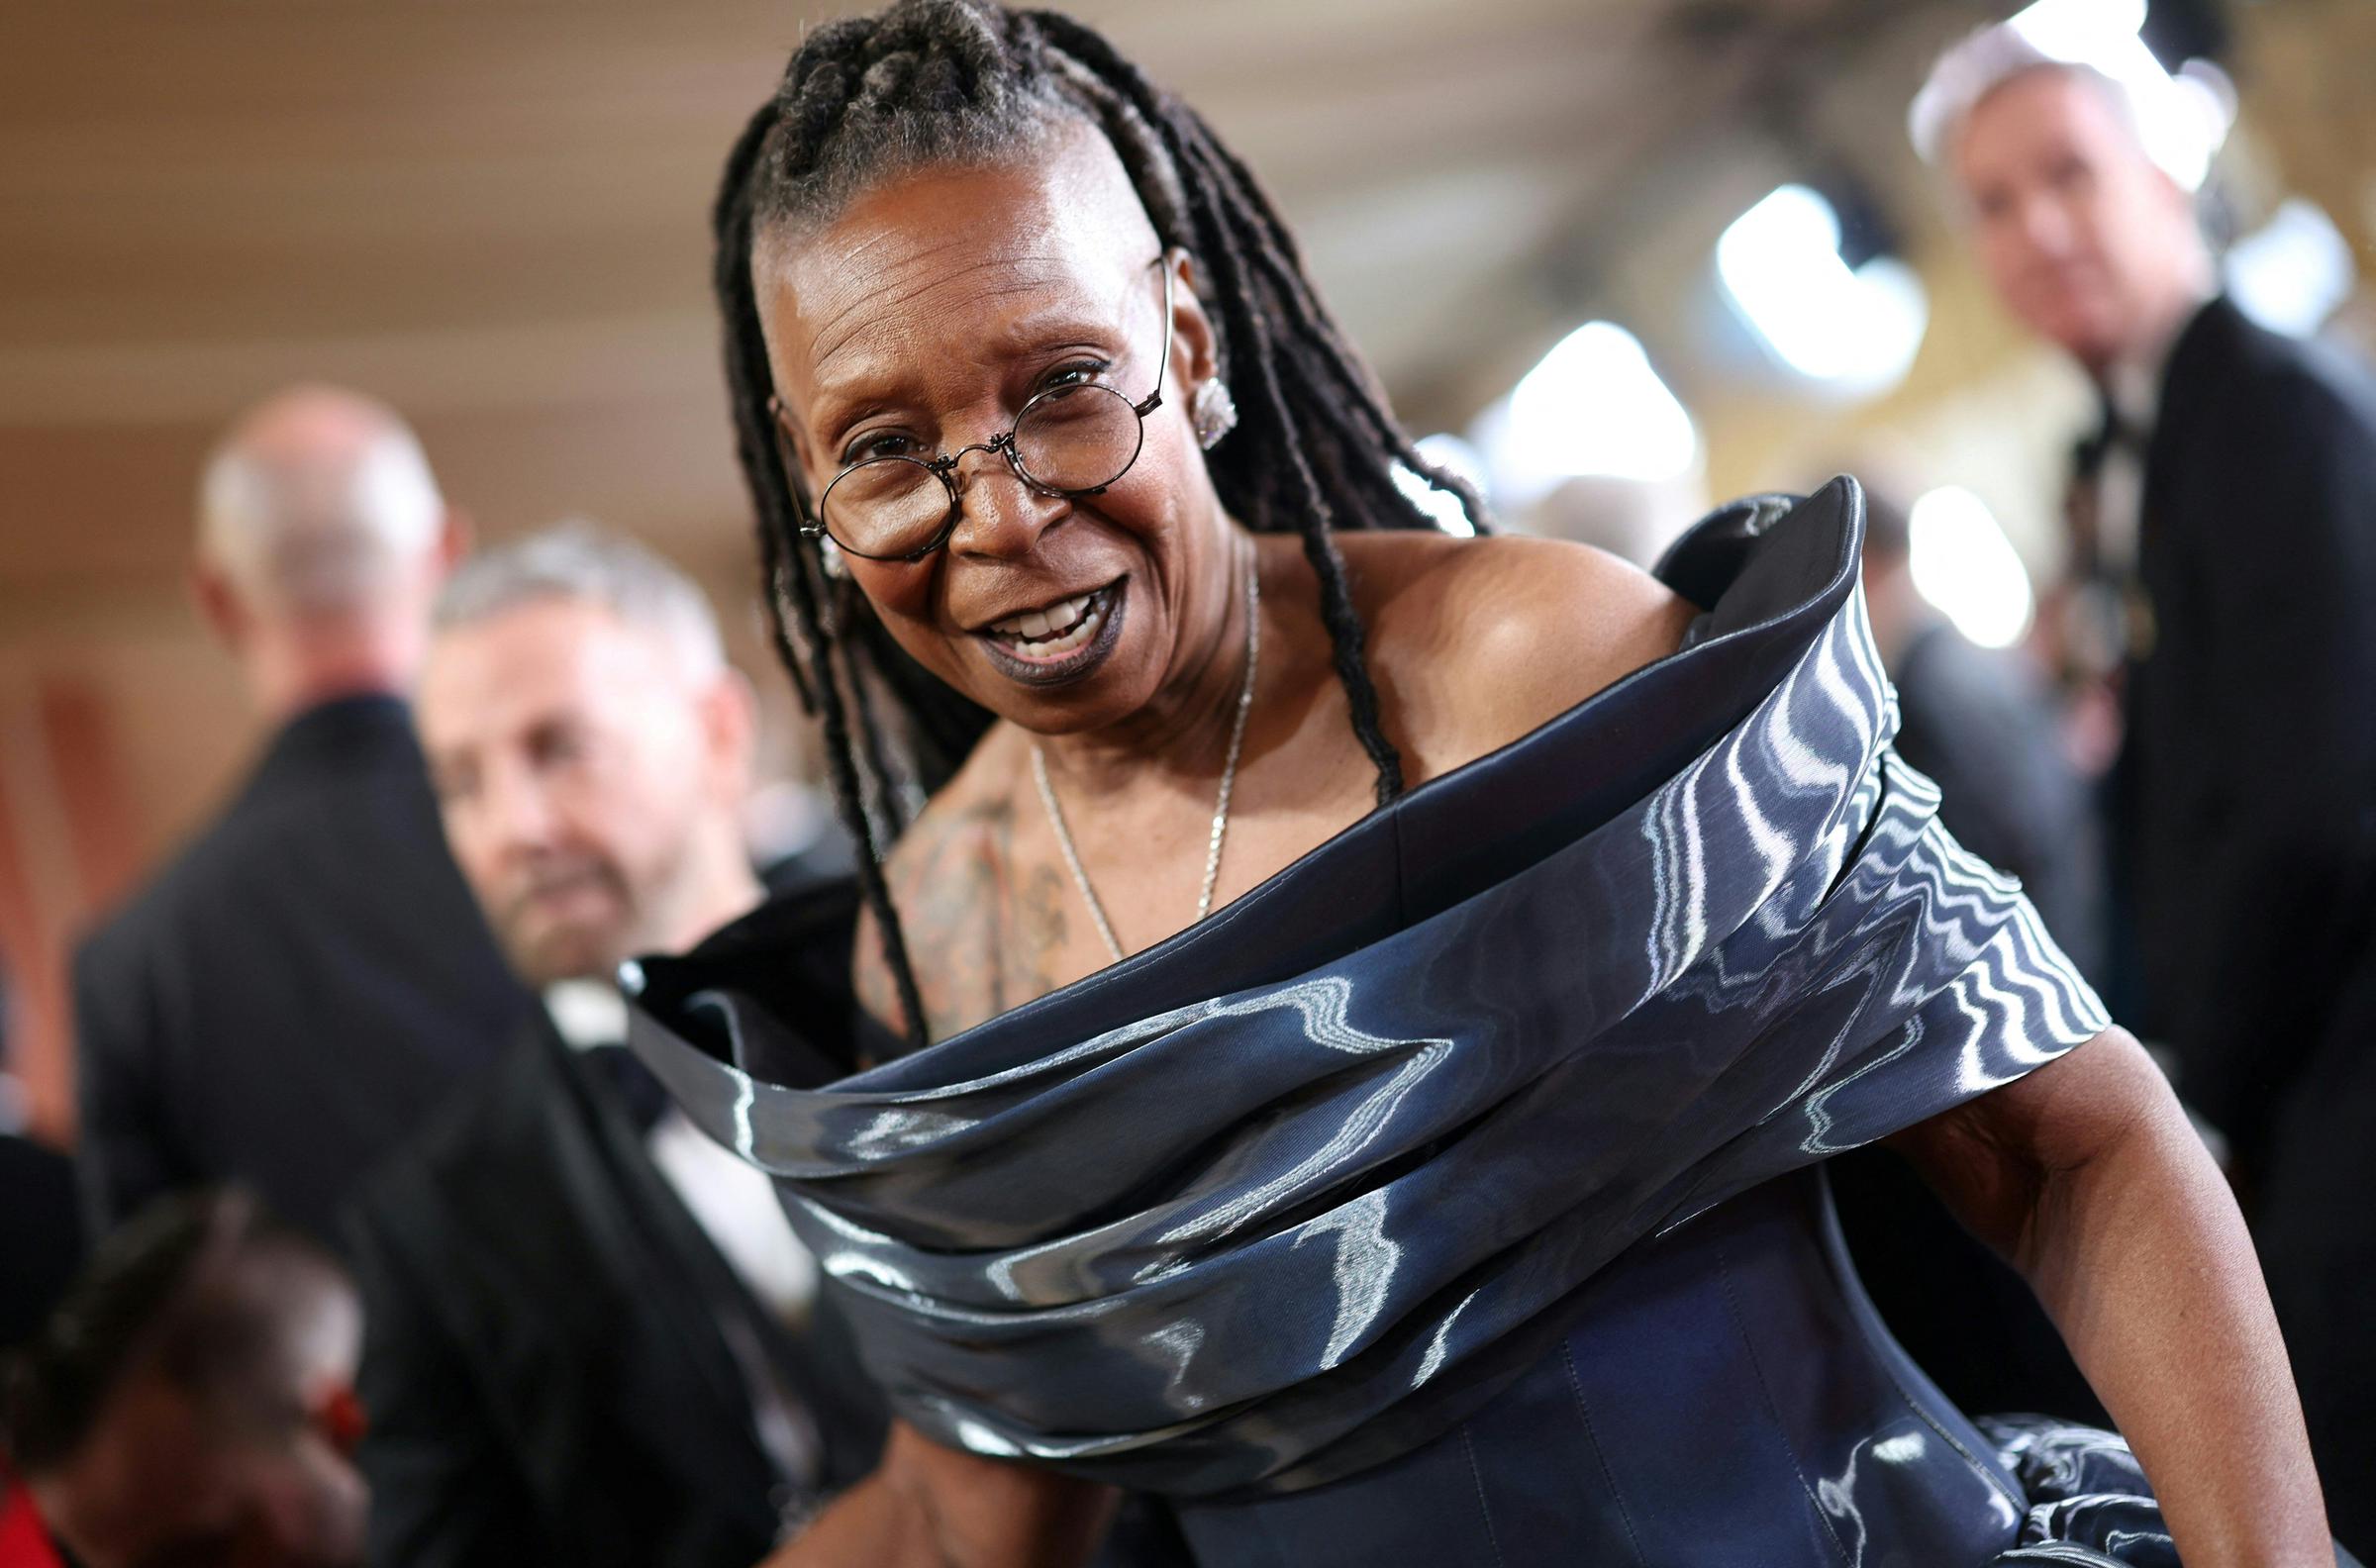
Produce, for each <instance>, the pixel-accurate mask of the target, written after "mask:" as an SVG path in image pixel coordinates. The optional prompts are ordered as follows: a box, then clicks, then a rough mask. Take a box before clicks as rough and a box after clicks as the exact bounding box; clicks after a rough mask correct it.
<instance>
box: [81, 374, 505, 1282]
mask: <svg viewBox="0 0 2376 1568" xmlns="http://www.w3.org/2000/svg"><path fill="white" fill-rule="evenodd" d="M199 514H200V521H199V537H198V562H197V567H196V572H195V590H196V597H197V601H198V604H199V607H200V610H201V612H202V613H203V614H204V616H205V619H206V621H207V624H208V626H209V628H210V629H211V630H212V631H213V632H214V633H215V635H216V637H218V638H219V639H220V641H221V642H222V643H223V644H224V646H225V647H226V648H227V649H229V651H230V652H231V653H232V655H233V656H234V657H235V658H236V659H237V660H238V661H239V665H240V671H241V674H242V676H243V678H244V683H245V685H246V686H247V693H248V697H249V699H250V702H251V704H252V705H253V707H254V709H255V710H256V712H257V713H258V714H259V715H260V716H261V717H262V718H263V719H265V720H266V721H267V722H268V723H269V724H271V725H272V727H273V729H274V732H275V733H274V735H273V736H272V739H271V740H270V742H269V743H268V744H267V745H266V747H265V749H264V753H263V756H262V758H261V760H260V761H259V762H258V763H257V764H256V766H255V768H254V770H253V771H252V773H251V774H250V775H249V777H248V778H247V782H246V783H245V785H244V786H243V787H242V788H241V789H240V791H239V792H238V794H237V795H236V796H235V797H234V799H233V800H232V802H231V803H230V805H229V806H228V807H227V808H226V810H225V811H224V812H223V813H222V815H221V816H220V817H219V818H218V819H217V820H216V821H215V822H214V823H213V824H212V825H211V826H210V827H208V828H207V829H206V830H205V831H204V832H203V833H201V834H199V835H198V837H197V838H196V839H195V840H194V841H193V842H191V843H190V844H189V845H187V846H186V847H185V848H184V849H183V850H182V851H181V852H180V853H179V854H178V855H177V856H176V857H175V858H174V860H173V861H172V863H171V864H170V865H168V866H167V867H166V869H165V870H164V871H163V872H162V873H161V874H160V875H159V876H157V877H156V879H155V880H154V881H153V882H152V883H150V884H149V886H148V888H146V889H145V890H144V891H143V892H142V893H141V894H140V895H139V896H138V897H137V898H136V899H134V900H133V901H132V903H131V904H130V905H129V906H128V907H127V908H126V909H124V910H123V911H122V912H120V913H119V914H117V915H116V916H115V917H114V918H113V919H112V920H111V921H109V922H108V924H107V925H106V926H105V927H104V929H102V930H101V931H98V932H97V933H96V934H95V935H93V936H92V937H91V938H90V940H89V941H88V942H86V943H85V944H84V946H83V948H82V949H81V951H80V952H79V953H78V954H77V955H76V960H75V966H74V998H75V1012H76V1033H77V1045H78V1052H79V1061H78V1078H79V1093H80V1097H81V1110H82V1117H81V1120H82V1127H81V1134H80V1143H79V1149H78V1163H79V1165H80V1168H81V1172H82V1184H83V1190H84V1195H85V1200H86V1205H87V1207H88V1209H89V1210H90V1213H91V1218H92V1221H93V1225H94V1232H95V1233H96V1232H98V1231H103V1230H104V1229H105V1228H106V1227H107V1226H109V1225H112V1224H114V1223H115V1222H116V1221H118V1220H120V1219H122V1218H123V1217H124V1216H126V1215H127V1214H129V1213H131V1212H132V1211H134V1210H136V1209H138V1208H140V1207H141V1206H142V1205H143V1204H144V1203H145V1202H146V1201H147V1200H148V1199H149V1198H150V1197H152V1196H155V1195H156V1194H158V1193H160V1192H164V1191H167V1190H171V1189H176V1188H182V1187H188V1186H194V1185H198V1184H201V1183H213V1182H219V1181H226V1180H235V1179H236V1180H241V1181H245V1182H247V1183H248V1184H249V1185H251V1186H252V1187H254V1188H255V1189H257V1190H258V1191H259V1192H260V1193H261V1194H262V1195H263V1197H264V1198H265V1200H266V1201H267V1202H268V1203H269V1204H270V1205H271V1206H272V1207H273V1209H274V1210H275V1211H276V1212H278V1213H280V1214H282V1215H283V1216H285V1217H287V1218H288V1219H289V1220H290V1221H292V1222H294V1223H296V1224H298V1225H301V1226H303V1227H304V1228H306V1229H308V1230H310V1231H312V1232H313V1233H315V1234H316V1235H317V1236H320V1237H322V1238H324V1239H325V1240H334V1239H335V1238H336V1235H337V1228H336V1218H337V1215H338V1212H339V1208H340V1205H341V1203H342V1201H343V1199H344V1197H345V1195H346V1193H347V1189H348V1187H349V1186H350V1184H351V1183H352V1182H353V1181H354V1179H355V1178H356V1177H357V1176H359V1175H360V1174H361V1173H362V1172H363V1171H364V1170H365V1169H366V1168H368V1167H369V1166H370V1165H371V1164H372V1163H373V1162H374V1160H375V1159H376V1158H377V1157H378V1156H379V1155H380V1154H381V1153H382V1152H383V1151H384V1150H385V1149H387V1148H388V1147H389V1146H390V1145H391V1144H392V1143H393V1142H394V1141H395V1139H396V1138H397V1137H398V1136H399V1135H400V1134H402V1133H403V1132H404V1131H406V1130H407V1129H408V1128H409V1127H412V1126H413V1125H414V1124H415V1123H416V1122H418V1121H419V1120H420V1119H421V1118H422V1117H423V1116H424V1115H425V1114H426V1113H427V1112H428V1111H429V1110H430V1108H431V1107H432V1106H434V1105H435V1104H437V1103H438V1102H439V1101H441V1100H442V1099H443V1098H444V1097H445V1095H446V1093H447V1092H448V1091H449V1090H450V1089H451V1088H452V1087H453V1086H454V1085H455V1084H456V1083H458V1082H460V1081H462V1080H464V1079H466V1078H468V1077H470V1076H472V1075H473V1074H474V1073H475V1071H476V1069H477V1068H478V1067H479V1066H480V1065H481V1064H482V1063H483V1062H485V1061H487V1060H490V1059H492V1057H493V1056H494V1055H495V1053H496V1051H497V1049H498V1047H499V1046H500V1044H501V1042H502V1041H503V1040H504V1039H505V1038H507V1037H508V1036H509V1034H510V1031H511V1029H513V1027H514V1026H515V1024H516V1021H517V1020H518V1018H519V1017H520V1016H521V1014H522V1011H523V1010H524V1008H525V1007H526V998H525V997H524V995H523V994H522V993H521V992H520V990H519V988H518V987H517V986H516V985H515V983H514V982H513V981H512V979H511V978H510V976H509V974H508V973H507V971H506V970H505V968H504V964H503V960H502V958H501V956H500V955H499V954H498V953H497V951H496V949H495V945H494V942H493V940H492V938H491V937H490V936H489V934H488V932H487V930H486V927H485V925H484V923H483V922H482V921H481V920H480V918H479V914H478V910H477V907H476V906H475V904H474V903H473V902H472V901H471V898H470V895H469V892H468V890H467V889H466V888H465V887H464V886H463V885H462V881H461V877H460V876H459V874H458V873H457V872H456V871H455V869H454V866H453V862H452V859H451V857H450V856H449V854H448V853H447V851H446V845H445V838H444V834H443V833H442V832H441V830H440V827H439V822H438V811H437V803H436V801H435V800H434V799H433V798H432V796H431V793H430V789H429V781H428V774H427V768H426V764H425V763H424V762H423V760H422V756H421V748H420V744H419V742H418V741H417V740H416V739H415V738H414V736H413V731H412V724H411V719H410V716H409V713H408V711H407V708H406V703H405V695H404V694H405V693H406V692H407V690H408V689H409V688H410V687H411V685H412V682H413V678H414V675H415V673H416V671H417V669H418V667H419V665H420V662H421V658H422V653H423V648H424V645H425V642H426V638H427V636H428V622H429V608H430V604H431V601H432V599H433V598H434V597H435V595H436V593H437V590H438V587H439V585H440V583H442V582H443V581H444V579H445V577H446V572H447V570H448V568H449V567H450V566H451V565H452V563H453V561H454V559H455V557H456V556H457V555H458V553H459V552H460V547H461V538H462V530H461V528H460V526H459V523H458V520H457V519H456V517H455V516H454V515H453V514H452V513H451V512H450V511H449V510H448V509H447V508H446V504H445V502H444V500H443V499H442V498H441V497H440V495H439V491H438V486H437V482H436V480H435V479H434V478H433V477H432V476H431V473H430V469H429V464H428V462H427V460H426V459H425V458H424V457H423V455H422V451H421V446H420V443H419V441H416V440H415V439H414V436H413V434H412V432H411V431H410V430H408V429H407V428H406V427H405V425H404V423H403V421H402V420H400V419H399V418H398V417H397V416H396V414H395V413H394V412H393V411H392V410H390V409H388V408H387V407H385V406H384V405H382V404H380V403H378V402H376V401H374V400H372V399H369V398H365V397H362V396H359V395H357V394H354V393H351V392H346V391H340V390H335V389H332V388H328V387H300V388H296V389H292V390H289V391H285V392H282V393H280V394H278V395H276V396H274V397H272V398H270V399H268V400H267V401H265V402H263V403H262V404H260V405H258V406H257V407H255V408H254V409H252V410H250V411H249V412H248V413H247V414H246V415H245V416H243V417H242V418H241V419H240V421H239V422H238V423H237V424H236V425H235V426H234V427H233V428H232V430H231V432H230V434H229V435H228V436H227V437H226V438H225V439H224V441H223V442H222V444H221V445H220V446H218V447H217V448H216V450H215V452H214V454H213V455H212V457H211V458H210V459H209V461H208V464H207V467H206V470H205V477H204V479H203V481H202V484H201V487H200V496H199Z"/></svg>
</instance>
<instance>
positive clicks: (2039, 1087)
mask: <svg viewBox="0 0 2376 1568" xmlns="http://www.w3.org/2000/svg"><path fill="white" fill-rule="evenodd" d="M2144 1127H2158V1128H2165V1129H2166V1128H2170V1127H2176V1128H2177V1129H2179V1130H2182V1131H2185V1133H2186V1135H2187V1136H2189V1137H2192V1136H2193V1135H2194V1134H2193V1132H2192V1130H2191V1129H2189V1128H2188V1127H2187V1125H2186V1113H2185V1111H2184V1110H2183V1109H2182V1108H2181V1107H2180V1106H2179V1104H2178V1100H2177V1097H2176V1096H2175V1095H2173V1094H2172V1093H2171V1092H2170V1087H2169V1083H2168V1081H2167V1080H2166V1079H2164V1078H2163V1077H2162V1075H2161V1069H2160V1068H2158V1067H2156V1066H2154V1065H2153V1059H2152V1058H2151V1057H2149V1056H2147V1055H2146V1054H2145V1050H2144V1047H2143V1046H2141V1045H2139V1044H2138V1043H2137V1042H2136V1038H2135V1036H2133V1035H2131V1034H2130V1033H2129V1031H2128V1030H2126V1029H2119V1028H2114V1029H2106V1030H2105V1031H2104V1032H2103V1033H2101V1034H2099V1035H2097V1036H2096V1037H2095V1038H2093V1039H2091V1040H2088V1041H2086V1042H2084V1043H2082V1044H2080V1045H2078V1046H2076V1047H2074V1048H2073V1049H2071V1050H2069V1051H2066V1052H2065V1053H2063V1054H2062V1055H2061V1056H2059V1057H2057V1058H2055V1059H2054V1060H2053V1061H2050V1062H2048V1063H2046V1064H2045V1065H2044V1066H2043V1067H2040V1068H2038V1069H2037V1070H2035V1071H2034V1072H2030V1073H2028V1074H2026V1075H2024V1076H2023V1077H2020V1078H2017V1079H2015V1080H2014V1081H2013V1082H2011V1083H2009V1084H2004V1085H2001V1086H2000V1087H1998V1088H1996V1089H1992V1090H1990V1091H1989V1092H1988V1093H1986V1094H1984V1095H1981V1096H1980V1097H1979V1098H1977V1099H1974V1100H1969V1101H1966V1102H1965V1103H1964V1104H1962V1105H1960V1106H1957V1107H1955V1108H1953V1109H1952V1110H1948V1111H1942V1112H1940V1113H1939V1114H1938V1115H1936V1116H1934V1117H1931V1118H1929V1119H1928V1120H1926V1121H1922V1122H1918V1123H1916V1124H1915V1125H1914V1126H1912V1127H1907V1128H1905V1129H1904V1130H1903V1131H1900V1132H1896V1133H1893V1134H1892V1135H1891V1136H1889V1137H1888V1138H1886V1139H1884V1140H1883V1141H1884V1142H1886V1143H1887V1144H1888V1145H1889V1146H1890V1147H1891V1148H1894V1149H1896V1150H1897V1151H1898V1152H1899V1153H1901V1154H1903V1155H1905V1156H1906V1157H1907V1159H1909V1160H1910V1161H1912V1162H1913V1164H1914V1166H1915V1168H1916V1169H1917V1170H1919V1171H1920V1172H1921V1173H1922V1175H1923V1177H1924V1179H1925V1180H1926V1181H1928V1182H1929V1183H1930V1184H1931V1187H1932V1188H1933V1189H1934V1190H1936V1192H1937V1193H1938V1195H1939V1197H1940V1198H1941V1199H1942V1200H1943V1201H1944V1202H1945V1203H1946V1205H1947V1207H1948V1208H1949V1209H1951V1210H1953V1211H1954V1213H1955V1216H1956V1218H1957V1219H1959V1220H1961V1221H1962V1222H1963V1223H1964V1224H1965V1225H1967V1226H1969V1227H1970V1228H1971V1230H1972V1231H1973V1232H1974V1233H1975V1234H1977V1235H1978V1236H1979V1237H1980V1238H1981V1239H1982V1240H1983V1241H1986V1242H1988V1243H1989V1244H1990V1245H1991V1246H1993V1247H1995V1248H1996V1249H1997V1250H1998V1251H1999V1252H2000V1253H2002V1254H2004V1255H2005V1256H2006V1257H2008V1258H2010V1259H2012V1260H2013V1261H2015V1262H2016V1263H2017V1264H2027V1263H2028V1262H2029V1261H2030V1258H2031V1255H2032V1249H2033V1245H2034V1243H2035V1241H2036V1239H2037V1237H2036V1234H2035V1229H2034V1225H2033V1222H2034V1220H2035V1217H2036V1215H2037V1212H2038V1205H2039V1203H2040V1201H2041V1198H2042V1196H2043V1194H2044V1192H2045V1190H2046V1189H2047V1188H2048V1187H2049V1186H2050V1185H2051V1184H2052V1183H2053V1182H2054V1180H2055V1179H2056V1178H2057V1177H2059V1176H2061V1175H2064V1174H2066V1173H2068V1172H2070V1171H2074V1170H2077V1169H2079V1168H2080V1167H2082V1166H2084V1165H2086V1164H2088V1163H2089V1162H2091V1161H2093V1160H2095V1159H2098V1158H2100V1157H2102V1156H2103V1155H2105V1154H2106V1153H2108V1152H2109V1151H2111V1150H2112V1149H2114V1148H2117V1147H2118V1146H2120V1145H2121V1144H2122V1143H2123V1142H2124V1141H2126V1140H2127V1139H2128V1138H2129V1137H2130V1136H2132V1135H2134V1134H2135V1133H2136V1132H2137V1131H2138V1130H2139V1129H2140V1128H2144Z"/></svg>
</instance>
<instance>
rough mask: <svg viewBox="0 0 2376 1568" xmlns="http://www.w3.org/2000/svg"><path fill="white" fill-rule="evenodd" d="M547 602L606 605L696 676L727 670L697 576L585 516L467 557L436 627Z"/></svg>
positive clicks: (442, 602) (443, 598)
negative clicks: (588, 519)
mask: <svg viewBox="0 0 2376 1568" xmlns="http://www.w3.org/2000/svg"><path fill="white" fill-rule="evenodd" d="M540 599H574V600H578V601H580V602H583V603H586V604H594V605H600V606H601V607H602V608H604V609H606V610H608V611H610V612H611V614H613V615H615V616H617V617H618V618H619V619H620V620H621V621H622V622H624V623H626V624H627V625H628V626H630V627H632V628H634V629H635V630H637V631H639V632H642V633H644V634H645V635H646V636H649V637H655V638H657V639H658V640H659V641H660V642H662V643H663V644H665V645H666V646H667V647H668V649H669V650H670V651H671V652H672V653H673V654H674V655H675V656H676V659H677V662H678V666H679V668H680V669H681V671H682V672H683V673H684V674H685V675H686V676H687V677H688V678H691V679H695V680H698V679H701V678H704V677H706V676H710V675H715V674H717V673H718V672H719V671H720V670H722V669H724V668H725V667H726V650H725V646H724V644H723V642H722V641H721V640H720V638H719V636H718V618H717V616H716V615H714V614H713V613H712V612H711V610H710V601H709V599H708V597H707V596H706V595H704V594H703V593H702V591H701V590H700V589H699V588H698V587H696V586H695V585H694V583H693V580H692V579H691V578H689V577H687V576H686V575H685V574H684V573H683V572H680V571H678V570H677V569H676V568H675V567H674V566H671V565H669V564H668V563H667V562H666V561H664V560H662V559H661V558H660V557H659V556H658V555H656V554H654V553H652V551H650V550H648V549H646V548H644V546H643V545H642V544H639V543H637V542H636V541H635V540H634V539H628V538H626V537H624V536H622V535H617V534H611V533H607V532H605V531H604V530H602V529H598V528H596V527H595V526H594V525H593V524H591V523H587V522H583V521H579V520H572V521H570V522H566V523H559V524H555V525H554V526H553V527H551V528H548V529H544V530H542V531H540V532H538V533H535V534H531V535H529V536H528V537H527V538H525V539H513V540H511V541H509V542H508V543H503V544H498V545H495V546H493V547H492V548H490V549H486V550H482V551H480V552H479V553H478V554H476V555H473V556H471V557H470V558H469V559H468V560H466V561H464V562H462V564H461V565H460V566H459V567H457V568H456V569H455V571H454V574H453V576H452V577H450V578H449V579H447V580H446V587H445V591H444V592H442V593H441V594H439V595H438V603H437V608H436V610H435V611H434V612H433V613H432V616H431V624H432V625H433V626H434V627H436V629H437V630H439V631H441V632H445V631H450V630H452V629H453V628H455V627H464V626H470V625H474V624H475V623H478V622H481V621H486V620H490V619H492V618H493V617H495V616H498V615H501V614H502V613H503V612H505V611H507V610H511V609H515V608H517V607H519V606H521V605H524V604H528V603H531V602H533V601H536V600H540Z"/></svg>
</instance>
